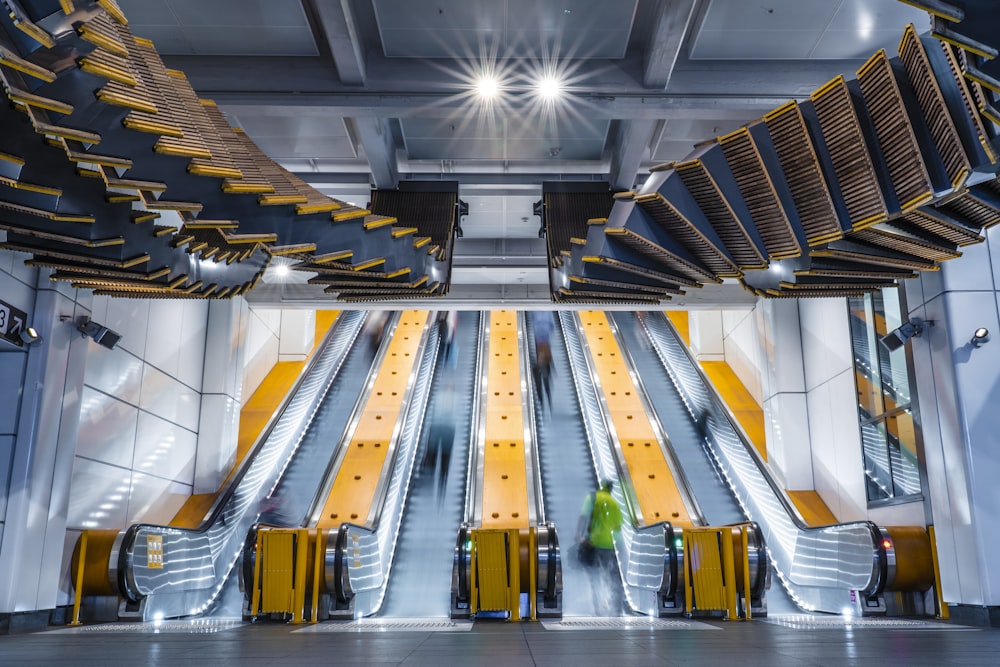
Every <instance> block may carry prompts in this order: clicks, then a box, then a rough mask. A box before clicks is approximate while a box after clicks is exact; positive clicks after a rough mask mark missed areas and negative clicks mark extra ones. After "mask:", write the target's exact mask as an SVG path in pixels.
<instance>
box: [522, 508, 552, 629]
mask: <svg viewBox="0 0 1000 667" xmlns="http://www.w3.org/2000/svg"><path fill="white" fill-rule="evenodd" d="M549 567H552V564H551V563H550V564H549ZM537 603H538V532H537V530H536V529H535V527H534V526H531V527H530V528H528V605H529V608H530V609H531V620H532V621H537V620H538V604H537Z"/></svg>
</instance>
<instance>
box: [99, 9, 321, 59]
mask: <svg viewBox="0 0 1000 667" xmlns="http://www.w3.org/2000/svg"><path fill="white" fill-rule="evenodd" d="M119 4H120V5H121V7H122V10H123V11H124V12H125V15H126V16H128V18H129V27H130V28H131V29H132V32H133V33H135V34H136V35H138V36H140V37H146V38H148V39H151V40H153V42H154V43H155V44H156V48H157V50H158V51H159V52H160V53H162V54H165V55H236V56H242V55H262V56H314V55H318V53H319V51H318V50H317V48H316V42H315V39H314V38H313V34H312V30H311V29H310V27H309V21H308V20H307V19H306V15H305V12H304V10H303V9H302V3H301V2H300V0H249V1H248V0H211V1H210V2H206V1H205V0H120V2H119Z"/></svg>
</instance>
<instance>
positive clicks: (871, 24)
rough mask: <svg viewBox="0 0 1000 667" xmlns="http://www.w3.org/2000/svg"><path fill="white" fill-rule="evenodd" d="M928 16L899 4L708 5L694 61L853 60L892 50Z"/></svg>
mask: <svg viewBox="0 0 1000 667" xmlns="http://www.w3.org/2000/svg"><path fill="white" fill-rule="evenodd" d="M927 20H928V19H927V13H926V12H924V11H921V10H919V9H915V8H913V7H908V6H907V5H904V4H903V3H901V2H899V1H898V0H769V1H768V2H766V3H759V2H744V1H740V2H734V1H732V0H710V2H709V4H708V7H707V9H706V10H705V12H704V14H703V17H702V21H701V25H700V29H699V30H698V32H697V34H696V35H695V37H694V38H693V39H692V42H691V48H690V57H691V58H692V59H705V60H710V59H727V60H728V59H753V60H782V59H807V58H816V59H845V58H847V59H851V58H867V57H868V56H870V55H871V54H872V53H873V52H875V51H877V50H878V49H880V48H893V49H894V48H895V45H896V43H897V42H898V41H899V36H900V35H901V33H902V30H903V28H904V27H905V26H906V24H907V23H910V22H913V23H915V24H916V25H918V26H920V27H921V28H923V27H925V26H926V24H927Z"/></svg>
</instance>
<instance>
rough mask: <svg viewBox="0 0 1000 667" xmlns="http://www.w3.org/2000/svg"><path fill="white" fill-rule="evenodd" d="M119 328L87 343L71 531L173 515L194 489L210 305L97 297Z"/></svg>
mask: <svg viewBox="0 0 1000 667" xmlns="http://www.w3.org/2000/svg"><path fill="white" fill-rule="evenodd" d="M92 319H93V320H95V321H97V322H100V323H102V324H104V325H106V326H108V327H110V328H111V329H113V330H115V331H118V332H119V333H121V334H122V340H121V342H120V343H119V346H118V348H117V349H114V350H108V349H105V348H103V347H100V346H99V345H97V344H95V343H92V342H91V343H89V344H88V348H87V360H86V372H85V375H84V388H83V393H82V395H81V409H80V430H79V437H78V441H77V447H76V461H75V465H74V472H73V483H72V486H71V491H70V494H71V497H70V507H71V509H70V521H69V527H70V528H121V527H122V526H124V525H126V523H127V522H132V521H153V522H159V521H169V520H170V519H172V518H173V515H174V514H175V513H176V511H177V509H178V508H179V507H180V506H181V504H182V503H183V502H184V499H185V498H187V497H188V496H190V495H191V493H192V491H193V484H194V475H195V458H196V452H197V445H198V428H199V419H200V414H201V387H202V367H203V366H204V354H205V341H206V335H207V321H208V305H207V303H204V302H197V301H171V300H160V301H141V300H132V299H109V298H101V297H96V298H95V299H94V308H93V311H92Z"/></svg>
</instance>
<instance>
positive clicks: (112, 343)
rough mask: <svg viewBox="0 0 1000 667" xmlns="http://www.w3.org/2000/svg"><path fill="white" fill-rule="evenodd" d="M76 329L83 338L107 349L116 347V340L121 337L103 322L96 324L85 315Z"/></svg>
mask: <svg viewBox="0 0 1000 667" xmlns="http://www.w3.org/2000/svg"><path fill="white" fill-rule="evenodd" d="M76 329H77V331H79V332H80V333H81V334H82V335H83V336H84V337H85V338H90V339H91V340H92V341H94V342H95V343H97V344H98V345H100V346H102V347H106V348H108V349H109V350H113V349H115V348H116V347H118V342H119V341H120V340H121V339H122V335H121V334H120V333H118V332H116V331H112V330H111V329H109V328H107V327H106V326H104V325H103V324H98V323H97V322H94V321H93V320H91V319H90V318H87V317H85V318H83V319H82V320H80V323H79V324H78V325H77V327H76Z"/></svg>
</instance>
